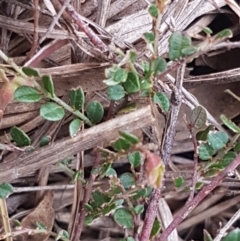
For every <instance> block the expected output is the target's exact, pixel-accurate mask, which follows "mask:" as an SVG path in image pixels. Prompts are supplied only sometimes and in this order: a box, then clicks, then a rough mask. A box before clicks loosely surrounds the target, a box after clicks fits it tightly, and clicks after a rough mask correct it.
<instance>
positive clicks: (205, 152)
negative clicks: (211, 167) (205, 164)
mask: <svg viewBox="0 0 240 241" xmlns="http://www.w3.org/2000/svg"><path fill="white" fill-rule="evenodd" d="M198 151H199V158H200V159H201V160H203V161H207V160H209V159H210V158H211V157H212V155H213V154H214V153H215V150H214V149H213V147H212V146H210V145H209V144H208V143H202V144H201V145H200V146H199V148H198Z"/></svg>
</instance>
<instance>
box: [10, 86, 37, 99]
mask: <svg viewBox="0 0 240 241" xmlns="http://www.w3.org/2000/svg"><path fill="white" fill-rule="evenodd" d="M14 99H15V100H17V101H19V102H25V103H33V102H38V101H39V100H41V95H40V93H39V92H38V91H37V90H36V89H34V88H32V87H30V86H20V87H18V88H17V89H16V90H15V92H14Z"/></svg>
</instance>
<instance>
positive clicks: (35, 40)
mask: <svg viewBox="0 0 240 241" xmlns="http://www.w3.org/2000/svg"><path fill="white" fill-rule="evenodd" d="M33 2H34V34H33V44H32V48H31V50H30V52H29V54H28V55H27V59H31V58H32V56H33V55H34V54H35V53H36V51H37V48H38V22H39V0H34V1H33Z"/></svg>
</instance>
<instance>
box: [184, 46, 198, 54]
mask: <svg viewBox="0 0 240 241" xmlns="http://www.w3.org/2000/svg"><path fill="white" fill-rule="evenodd" d="M197 51H198V48H197V47H194V46H188V47H186V48H183V49H182V50H181V53H182V54H183V55H184V56H189V55H192V54H195V53H197Z"/></svg>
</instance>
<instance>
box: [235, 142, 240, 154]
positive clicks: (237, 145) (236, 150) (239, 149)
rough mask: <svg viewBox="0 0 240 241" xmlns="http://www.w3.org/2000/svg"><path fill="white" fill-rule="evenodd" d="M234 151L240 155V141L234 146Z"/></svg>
mask: <svg viewBox="0 0 240 241" xmlns="http://www.w3.org/2000/svg"><path fill="white" fill-rule="evenodd" d="M234 151H235V152H236V153H239V152H240V141H239V142H237V144H236V145H235V146H234Z"/></svg>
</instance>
